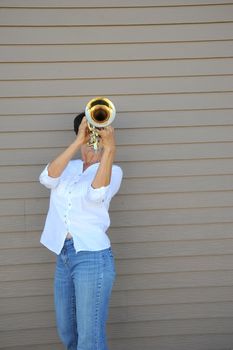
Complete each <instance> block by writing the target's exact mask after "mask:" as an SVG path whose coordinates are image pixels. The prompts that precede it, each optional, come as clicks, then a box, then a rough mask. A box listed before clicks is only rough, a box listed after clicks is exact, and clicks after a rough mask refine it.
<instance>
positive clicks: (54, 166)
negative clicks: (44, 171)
mask: <svg viewBox="0 0 233 350" xmlns="http://www.w3.org/2000/svg"><path fill="white" fill-rule="evenodd" d="M87 128H88V127H87V121H86V118H83V120H82V123H81V124H80V127H79V131H78V135H77V137H76V139H75V141H74V142H72V143H71V144H70V145H69V146H68V147H67V148H66V150H65V151H64V152H62V153H61V154H60V155H59V156H58V157H57V158H56V159H54V160H53V161H52V162H51V163H50V164H49V167H48V175H49V176H50V177H59V176H60V175H61V174H62V172H63V170H64V169H65V167H66V166H67V164H68V163H69V161H70V160H71V159H72V157H73V156H74V155H75V153H76V152H77V151H78V150H79V148H80V147H81V145H82V144H83V143H85V142H87V140H88V138H89V135H88V129H87Z"/></svg>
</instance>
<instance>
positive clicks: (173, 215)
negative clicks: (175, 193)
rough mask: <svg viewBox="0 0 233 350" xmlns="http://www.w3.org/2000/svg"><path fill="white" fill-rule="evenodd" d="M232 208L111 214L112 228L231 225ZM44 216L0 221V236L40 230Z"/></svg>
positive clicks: (2, 219) (28, 216)
mask: <svg viewBox="0 0 233 350" xmlns="http://www.w3.org/2000/svg"><path fill="white" fill-rule="evenodd" d="M232 211H233V208H232V207H223V208H221V207H220V208H218V207H216V208H192V209H159V210H146V211H120V212H112V215H111V218H112V225H113V227H129V226H130V227H135V226H153V225H179V224H183V225H185V224H211V223H217V222H220V223H224V222H228V223H229V222H232ZM44 221H45V216H44V215H27V216H26V217H24V216H13V215H12V216H11V219H10V220H9V216H2V217H0V223H1V225H0V232H20V231H24V230H26V231H37V230H41V229H42V227H43V224H44Z"/></svg>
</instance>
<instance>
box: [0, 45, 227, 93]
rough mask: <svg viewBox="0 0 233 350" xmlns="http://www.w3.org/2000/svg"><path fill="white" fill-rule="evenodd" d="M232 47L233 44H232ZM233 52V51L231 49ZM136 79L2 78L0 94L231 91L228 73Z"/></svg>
mask: <svg viewBox="0 0 233 350" xmlns="http://www.w3.org/2000/svg"><path fill="white" fill-rule="evenodd" d="M232 47H233V45H232ZM232 54H233V52H232ZM135 81H136V79H129V78H128V79H102V80H101V84H100V83H99V81H98V80H92V79H89V80H83V81H80V80H71V81H69V80H61V81H59V80H56V81H47V80H46V81H43V80H42V81H36V82H35V81H4V82H0V97H42V96H47V97H58V96H61V97H65V96H77V95H78V96H85V95H92V94H93V95H94V94H95V92H96V91H98V95H100V96H106V95H111V94H122V95H124V94H131V95H132V94H157V93H166V94H168V93H188V92H198V93H200V92H221V91H233V79H232V75H230V76H208V77H173V78H170V77H164V78H138V79H137V83H136V84H135Z"/></svg>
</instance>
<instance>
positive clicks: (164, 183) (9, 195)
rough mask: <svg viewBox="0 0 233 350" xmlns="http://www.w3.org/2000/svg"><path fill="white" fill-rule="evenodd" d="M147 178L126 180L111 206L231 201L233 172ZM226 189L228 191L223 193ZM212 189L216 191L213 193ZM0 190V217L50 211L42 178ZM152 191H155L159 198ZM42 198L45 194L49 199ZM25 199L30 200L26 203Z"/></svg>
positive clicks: (206, 203)
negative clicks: (137, 202)
mask: <svg viewBox="0 0 233 350" xmlns="http://www.w3.org/2000/svg"><path fill="white" fill-rule="evenodd" d="M145 179H146V181H145ZM145 179H144V180H143V179H140V178H139V179H123V182H122V186H121V189H120V191H119V194H121V196H119V195H118V196H117V197H116V198H114V199H113V203H114V205H113V206H112V207H111V209H113V210H114V211H115V210H117V209H120V207H121V206H122V205H123V206H125V205H126V206H127V205H129V206H130V204H131V203H132V201H134V202H135V201H142V203H143V206H144V205H146V204H145V203H144V202H146V201H148V203H149V202H150V201H151V200H152V201H153V200H154V204H155V206H156V207H155V208H171V207H172V206H173V205H175V202H177V207H180V204H179V202H180V201H181V202H182V201H183V203H184V205H185V207H186V206H187V207H188V206H189V205H188V203H190V208H191V207H192V206H193V205H195V203H197V201H200V206H209V205H210V204H211V202H212V203H214V204H215V206H218V205H219V206H221V205H223V204H224V205H230V204H231V196H232V193H231V191H232V190H233V182H232V180H233V175H220V176H218V175H216V176H195V177H192V178H191V177H190V176H187V177H184V176H181V177H175V176H174V177H172V176H170V177H168V178H160V177H155V178H145ZM35 180H36V181H37V179H35ZM226 190H228V191H229V193H226V192H223V191H226ZM194 191H202V192H201V193H180V194H178V192H194ZM207 191H208V192H207ZM209 191H215V192H213V193H210V192H209ZM0 193H1V196H0V198H1V199H0V216H1V215H7V214H8V215H11V214H14V215H20V214H23V213H26V214H42V213H43V214H44V213H45V211H47V207H48V203H47V202H48V201H47V197H48V195H49V191H48V189H46V188H45V187H44V186H43V187H42V185H41V184H40V183H39V181H38V183H37V182H36V183H29V182H27V183H11V184H10V185H8V186H6V185H5V184H0ZM153 194H156V197H155V195H153ZM139 195H140V196H139ZM34 197H36V199H34ZM43 197H46V199H44V198H43ZM17 198H18V199H17ZM30 198H31V199H30ZM5 199H9V201H4V200H5ZM13 199H14V200H13ZM23 199H28V200H27V201H26V202H24V201H23ZM159 203H161V205H159ZM169 203H170V204H169ZM221 203H222V204H221ZM133 204H134V203H133ZM136 205H137V204H136ZM169 205H171V206H169ZM210 206H211V205H210ZM124 209H127V208H124ZM124 209H123V210H124ZM129 209H130V208H129Z"/></svg>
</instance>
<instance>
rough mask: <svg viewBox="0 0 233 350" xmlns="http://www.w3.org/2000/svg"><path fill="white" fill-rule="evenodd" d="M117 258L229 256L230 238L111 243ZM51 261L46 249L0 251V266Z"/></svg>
mask: <svg viewBox="0 0 233 350" xmlns="http://www.w3.org/2000/svg"><path fill="white" fill-rule="evenodd" d="M114 252H115V256H116V257H117V258H118V259H126V258H127V259H142V258H158V257H176V256H177V257H182V256H197V255H200V256H201V255H222V254H232V253H233V239H230V238H229V239H216V240H214V239H212V240H193V241H191V240H189V241H170V242H169V241H167V242H135V243H133V242H131V243H124V244H114ZM53 260H54V256H53V255H51V252H49V251H48V250H47V249H43V248H30V249H27V248H26V249H25V248H22V249H12V251H9V249H1V257H0V265H1V266H5V265H15V264H38V263H46V262H51V261H53Z"/></svg>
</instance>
